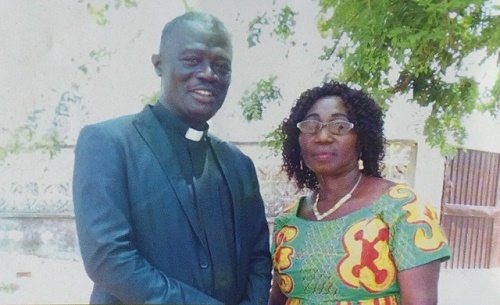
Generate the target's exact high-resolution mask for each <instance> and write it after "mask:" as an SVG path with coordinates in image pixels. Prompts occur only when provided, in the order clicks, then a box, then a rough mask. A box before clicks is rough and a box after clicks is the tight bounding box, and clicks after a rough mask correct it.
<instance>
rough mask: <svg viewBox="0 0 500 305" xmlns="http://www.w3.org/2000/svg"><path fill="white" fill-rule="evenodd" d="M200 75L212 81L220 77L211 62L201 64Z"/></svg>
mask: <svg viewBox="0 0 500 305" xmlns="http://www.w3.org/2000/svg"><path fill="white" fill-rule="evenodd" d="M198 77H201V78H204V79H207V80H212V81H213V80H217V79H218V75H217V73H215V71H214V69H213V68H212V65H211V64H210V63H209V62H205V63H203V64H202V65H201V67H200V71H199V72H198Z"/></svg>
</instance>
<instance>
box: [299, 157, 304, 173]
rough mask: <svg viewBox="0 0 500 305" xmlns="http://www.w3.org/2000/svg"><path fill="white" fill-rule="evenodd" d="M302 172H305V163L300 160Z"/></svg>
mask: <svg viewBox="0 0 500 305" xmlns="http://www.w3.org/2000/svg"><path fill="white" fill-rule="evenodd" d="M300 170H301V171H303V170H304V161H302V160H300Z"/></svg>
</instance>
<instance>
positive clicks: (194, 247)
mask: <svg viewBox="0 0 500 305" xmlns="http://www.w3.org/2000/svg"><path fill="white" fill-rule="evenodd" d="M170 141H171V139H170V137H169V135H168V134H167V133H166V132H165V131H164V129H163V128H162V127H161V126H160V124H159V122H158V120H157V118H156V117H155V115H154V114H153V113H152V111H151V109H150V107H149V106H146V107H145V108H144V110H143V111H142V112H140V113H139V114H136V115H130V116H124V117H120V118H117V119H113V120H109V121H106V122H102V123H98V124H94V125H90V126H86V127H84V128H83V129H82V131H81V132H80V136H79V138H78V142H77V146H76V150H75V167H74V177H73V199H74V207H75V219H76V225H77V232H78V237H79V243H80V249H81V253H82V258H83V261H84V265H85V268H86V271H87V273H88V275H89V277H90V278H91V279H92V280H93V281H94V283H95V284H94V290H93V292H92V296H91V302H92V303H119V302H123V303H164V304H221V303H220V302H219V301H218V300H215V299H213V298H212V297H210V296H209V293H210V291H208V288H207V287H206V283H207V281H209V279H210V277H211V273H212V272H213V270H212V266H211V265H210V263H209V259H208V257H209V254H208V247H207V245H206V241H205V240H204V238H202V236H200V232H201V231H202V230H200V227H201V226H202V225H203V224H201V223H199V221H198V218H197V217H196V214H195V213H196V212H195V211H194V210H193V209H192V208H190V206H191V203H190V202H191V201H192V200H193V194H192V190H190V189H189V187H188V185H187V183H186V181H185V180H184V179H182V172H181V170H182V169H181V168H180V166H179V162H177V156H176V155H175V153H174V152H173V149H172V147H171V143H170ZM211 145H212V148H213V151H214V152H215V155H216V159H217V160H218V162H219V163H220V165H221V168H222V174H223V175H224V177H225V179H226V181H227V182H228V185H229V189H230V194H231V197H232V202H233V211H234V215H233V217H234V231H235V241H236V255H237V257H236V259H235V261H236V262H237V266H238V271H239V272H238V274H237V283H236V284H237V285H236V286H237V287H238V288H237V290H236V291H234V292H233V293H234V296H235V300H239V301H238V302H241V303H242V304H259V305H260V304H266V303H267V299H268V293H269V288H270V278H271V258H270V253H269V231H268V227H267V222H266V218H265V213H264V205H263V202H262V198H261V195H260V192H259V185H258V181H257V177H256V173H255V168H254V165H253V163H252V161H251V160H250V158H248V157H247V156H245V155H244V154H242V153H241V152H240V151H239V150H238V149H237V148H236V147H235V146H233V145H231V144H229V143H226V142H223V141H220V140H219V139H217V138H215V137H213V136H211ZM204 291H205V292H204Z"/></svg>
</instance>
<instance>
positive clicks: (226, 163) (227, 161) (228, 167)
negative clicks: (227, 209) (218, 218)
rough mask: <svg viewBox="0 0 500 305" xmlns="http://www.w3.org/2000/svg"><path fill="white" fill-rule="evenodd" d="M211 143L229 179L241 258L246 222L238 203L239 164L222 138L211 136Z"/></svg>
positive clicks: (236, 242) (239, 190)
mask: <svg viewBox="0 0 500 305" xmlns="http://www.w3.org/2000/svg"><path fill="white" fill-rule="evenodd" d="M210 145H211V146H212V149H213V151H214V153H215V156H216V158H217V162H219V164H220V166H221V169H222V175H223V176H224V178H225V179H226V181H227V184H228V186H229V192H230V194H231V201H232V202H233V213H234V233H235V245H236V254H237V258H238V259H239V258H240V253H241V240H240V239H239V237H240V236H243V235H241V234H244V232H245V228H242V227H241V224H242V223H244V222H242V221H241V218H242V217H244V215H242V214H243V213H242V210H241V206H240V205H239V204H238V199H237V198H239V196H237V194H239V193H240V192H241V191H242V190H241V189H239V188H240V187H241V185H240V184H239V182H238V181H239V179H238V177H237V176H236V175H235V174H236V171H235V170H234V167H235V166H238V164H235V163H234V162H233V161H232V159H231V158H230V156H231V152H228V151H227V148H226V146H225V145H221V144H220V140H218V139H217V138H214V137H210Z"/></svg>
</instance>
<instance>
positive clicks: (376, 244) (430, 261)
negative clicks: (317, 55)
mask: <svg viewBox="0 0 500 305" xmlns="http://www.w3.org/2000/svg"><path fill="white" fill-rule="evenodd" d="M383 124H384V123H383V114H382V111H381V109H380V107H379V106H378V105H377V104H376V103H375V101H374V100H373V99H371V98H370V97H368V96H367V95H366V94H364V93H363V92H361V91H358V90H354V89H351V88H349V87H348V86H346V85H344V84H339V83H336V82H331V83H325V84H323V85H322V86H319V87H315V88H312V89H310V90H307V91H305V92H304V93H302V95H301V96H300V98H299V99H298V100H297V102H296V104H295V106H294V107H293V108H292V110H291V113H290V116H289V117H288V118H287V119H285V120H284V121H283V123H282V125H281V132H282V135H283V136H284V146H283V153H282V155H283V168H284V170H285V171H286V172H287V174H288V178H289V179H290V180H293V181H295V183H296V185H297V187H298V188H299V189H309V190H310V191H311V192H310V194H309V195H308V196H303V197H301V198H299V199H298V200H297V201H296V202H295V204H294V205H293V206H292V207H291V208H290V209H288V210H287V211H285V212H283V213H282V214H281V215H280V216H278V217H277V218H276V220H275V226H274V235H273V246H272V253H273V264H274V280H273V287H272V291H271V297H270V301H269V303H270V304H273V305H274V304H301V305H306V304H315V305H318V304H403V305H407V304H412V305H414V304H425V305H429V304H437V284H438V277H439V266H440V262H442V261H444V260H446V259H449V258H450V250H449V248H448V246H447V243H446V238H445V236H444V234H443V232H442V230H441V227H440V226H439V220H438V219H437V215H436V212H435V210H434V209H433V207H432V206H431V205H429V204H428V203H426V202H423V201H422V200H421V198H420V197H419V196H418V195H417V194H415V192H414V191H413V190H412V189H411V188H410V187H408V186H406V185H402V184H396V183H394V182H391V181H389V180H386V179H383V178H382V177H381V174H380V164H381V160H382V158H383V156H384V143H385V138H384V135H383Z"/></svg>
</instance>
